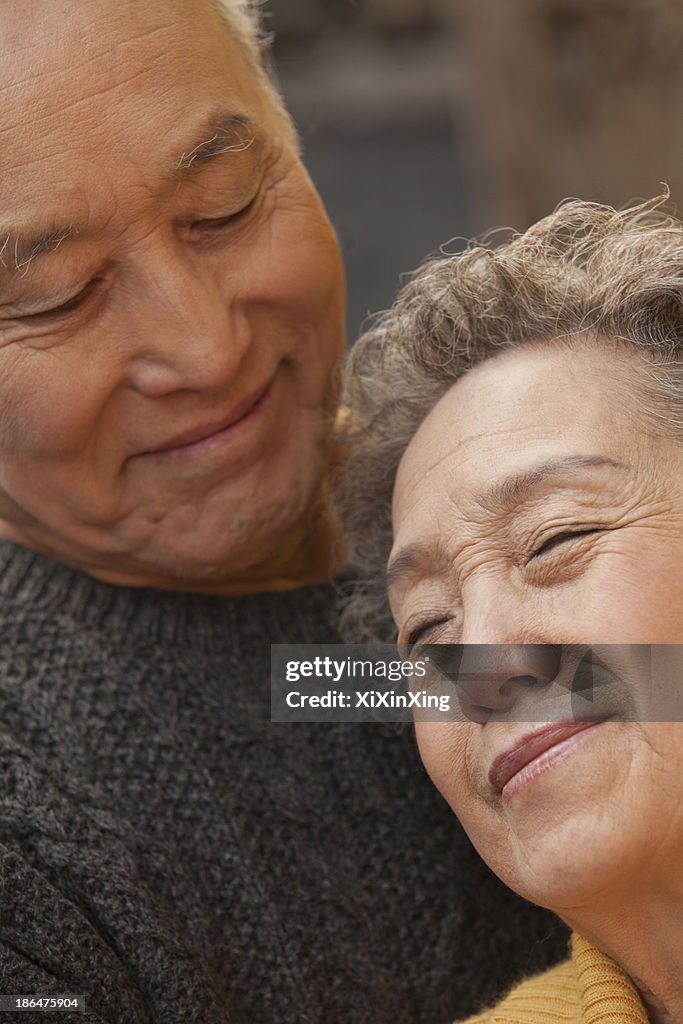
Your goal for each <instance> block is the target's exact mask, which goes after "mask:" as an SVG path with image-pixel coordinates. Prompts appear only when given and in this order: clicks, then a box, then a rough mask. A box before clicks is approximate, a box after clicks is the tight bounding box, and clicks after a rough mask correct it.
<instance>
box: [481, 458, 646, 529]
mask: <svg viewBox="0 0 683 1024" xmlns="http://www.w3.org/2000/svg"><path fill="white" fill-rule="evenodd" d="M603 466H609V467H610V468H612V469H618V470H620V471H628V470H629V469H630V468H631V467H630V466H627V465H626V464H625V463H623V462H617V461H616V460H615V459H610V458H608V457H607V456H605V455H563V456H560V457H559V458H556V459H549V460H548V461H546V462H541V463H539V465H537V466H533V467H532V468H531V469H527V470H524V472H523V473H517V474H515V475H514V476H511V477H508V478H507V479H506V480H501V481H497V482H496V483H495V484H493V485H492V486H491V487H490V488H489V489H488V490H487V491H485V492H484V493H483V494H480V495H479V496H478V497H477V498H476V499H475V500H476V504H477V505H478V506H479V507H480V508H482V509H483V510H484V511H486V512H491V513H492V514H494V515H499V514H501V513H505V512H509V511H511V510H512V509H513V508H516V507H517V506H519V505H520V504H521V503H522V502H523V501H524V500H525V499H526V498H527V497H528V496H529V494H530V492H532V491H533V490H534V489H535V488H536V487H537V486H538V485H539V484H542V483H546V482H548V481H550V480H553V479H555V478H557V477H562V476H572V475H575V474H577V473H579V472H580V470H582V469H596V468H600V467H603Z"/></svg>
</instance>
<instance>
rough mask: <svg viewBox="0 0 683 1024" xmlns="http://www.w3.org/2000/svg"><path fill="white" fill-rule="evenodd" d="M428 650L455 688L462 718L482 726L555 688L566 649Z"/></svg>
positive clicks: (433, 646)
mask: <svg viewBox="0 0 683 1024" xmlns="http://www.w3.org/2000/svg"><path fill="white" fill-rule="evenodd" d="M427 651H428V656H429V660H430V662H431V665H432V671H434V669H436V670H437V671H438V673H439V675H440V676H441V677H442V678H443V677H445V678H447V679H448V680H449V682H450V683H451V684H453V685H454V686H455V696H457V700H458V704H459V706H460V710H461V712H462V714H464V716H465V717H466V718H469V719H470V720H471V721H473V722H479V723H481V724H483V723H484V722H487V721H489V719H490V718H491V716H492V714H493V713H497V714H506V713H509V712H511V711H512V710H513V708H514V706H515V704H516V702H517V700H518V699H519V697H520V695H521V694H522V693H528V691H530V690H532V689H534V688H538V689H540V688H542V687H545V686H547V685H548V684H549V683H551V682H552V681H553V680H554V679H555V678H556V677H557V676H558V674H559V671H560V665H561V661H562V647H561V645H560V644H430V645H427V646H426V647H425V648H421V653H422V654H423V656H424V653H425V652H427Z"/></svg>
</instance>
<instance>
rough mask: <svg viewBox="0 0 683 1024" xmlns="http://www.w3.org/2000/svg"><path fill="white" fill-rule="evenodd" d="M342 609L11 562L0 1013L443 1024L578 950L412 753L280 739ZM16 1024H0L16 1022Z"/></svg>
mask: <svg viewBox="0 0 683 1024" xmlns="http://www.w3.org/2000/svg"><path fill="white" fill-rule="evenodd" d="M334 596H335V595H334V591H333V588H332V587H330V586H321V587H315V588H310V589H304V590H300V591H295V592H290V593H286V594H281V595H262V596H257V597H249V598H241V599H235V600H233V599H223V598H206V597H201V596H198V595H192V594H173V593H168V592H162V591H155V590H134V589H126V588H122V587H111V586H107V585H105V584H101V583H98V582H96V581H94V580H92V579H91V578H89V577H87V576H85V575H82V574H80V573H77V572H74V571H72V570H69V569H66V568H65V567H63V566H61V565H58V564H57V563H54V562H51V561H49V560H48V559H44V558H42V557H39V556H36V555H33V554H31V553H29V552H27V551H25V550H23V549H21V548H19V547H17V546H15V545H12V544H10V543H8V542H6V541H0V993H2V994H22V995H23V994H33V993H51V994H56V993H58V994H78V995H84V996H85V999H86V1012H85V1014H84V1015H79V1014H73V1015H68V1014H64V1013H40V1014H38V1013H25V1014H20V1015H17V1017H16V1018H12V1019H16V1020H17V1021H24V1022H28V1021H36V1022H37V1021H43V1022H45V1021H49V1020H54V1021H59V1022H61V1024H65V1022H66V1021H68V1020H70V1019H71V1020H74V1021H76V1020H79V1021H87V1022H95V1021H97V1022H108V1024H114V1022H116V1024H119V1022H120V1024H143V1022H145V1024H147V1022H155V1024H181V1022H182V1024H194V1022H196V1024H200V1022H201V1024H219V1022H220V1024H231V1022H249V1024H266V1022H267V1024H288V1022H296V1024H304V1022H305V1024H361V1022H368V1024H370V1022H372V1024H382V1022H387V1024H388V1022H391V1024H403V1022H405V1024H421V1022H425V1024H445V1022H446V1021H448V1020H450V1019H452V1018H453V1017H455V1016H460V1015H462V1014H467V1013H469V1012H470V1011H472V1010H474V1009H475V1008H476V1007H477V1006H479V1005H480V1003H481V1002H482V1001H483V1000H485V999H488V998H492V997H493V996H494V995H496V994H497V993H498V992H500V990H501V988H504V987H505V985H506V984H508V983H509V982H511V981H512V980H513V978H515V977H517V976H519V975H520V974H522V973H524V972H526V971H530V970H532V969H535V968H540V967H543V966H544V965H546V964H547V963H549V962H551V961H553V960H554V959H556V958H558V957H559V956H560V955H562V954H563V953H564V950H565V936H564V932H563V930H562V929H561V928H560V927H559V926H558V925H556V924H554V923H553V921H552V920H551V919H549V918H548V917H547V916H546V915H544V914H542V913H541V912H540V911H537V910H535V909H532V908H531V907H530V906H528V905H526V904H522V903H521V902H520V901H518V900H517V899H516V898H515V897H513V896H512V895H511V894H509V893H508V892H507V891H506V890H504V889H503V888H502V886H500V885H499V884H498V883H497V882H496V881H495V880H494V879H493V877H492V876H491V875H490V874H489V873H488V871H487V870H486V869H485V868H484V867H483V865H482V864H481V862H480V861H479V859H478V858H477V857H476V855H475V854H474V853H473V852H472V851H471V849H470V847H469V845H468V843H467V841H466V840H465V838H464V836H463V834H462V832H461V830H460V829H459V827H458V825H457V823H456V821H455V818H454V817H453V815H452V814H451V813H450V811H448V809H447V808H446V806H445V804H444V803H443V802H442V800H441V798H440V797H439V796H438V794H437V793H436V791H435V790H434V789H433V787H432V786H431V784H430V783H429V781H428V779H427V778H426V775H425V773H424V771H423V770H422V768H421V766H420V764H419V760H418V758H417V755H416V751H415V747H414V742H413V739H412V735H411V733H410V732H409V731H405V730H404V731H402V732H401V731H397V730H396V728H394V729H392V728H390V727H387V726H384V727H382V726H359V725H346V726H342V725H340V726H331V725H327V726H323V725H272V724H271V723H270V722H269V654H270V650H269V645H270V643H271V642H286V641H288V640H290V641H300V642H322V641H330V640H335V638H336V634H335V627H334V620H335V615H334ZM2 1016H3V1019H4V1015H2Z"/></svg>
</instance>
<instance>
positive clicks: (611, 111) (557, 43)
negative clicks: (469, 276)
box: [439, 0, 683, 231]
mask: <svg viewBox="0 0 683 1024" xmlns="http://www.w3.org/2000/svg"><path fill="white" fill-rule="evenodd" d="M439 5H440V11H441V17H442V18H443V19H444V21H445V22H446V23H448V24H449V25H450V26H451V29H452V35H453V40H454V47H455V44H457V50H456V49H454V59H458V60H459V61H461V62H463V64H464V65H465V66H466V72H467V73H466V74H465V76H464V81H465V82H466V85H465V87H464V89H463V92H462V95H460V96H459V97H457V105H458V109H459V111H460V113H461V115H462V116H463V117H464V118H466V120H467V123H468V125H469V131H468V135H467V139H468V145H470V146H471V147H472V153H471V154H470V165H471V166H473V167H475V168H478V169H479V170H478V172H477V173H476V174H475V177H476V178H477V180H476V181H474V182H473V184H474V187H475V188H478V189H479V197H478V198H479V206H480V209H479V210H477V213H476V217H477V219H480V220H481V221H482V222H481V223H480V224H478V225H477V226H476V227H475V228H474V230H476V231H480V230H482V229H483V228H484V227H486V226H487V224H491V223H498V224H505V225H511V226H513V227H515V228H518V229H523V228H524V227H526V226H527V225H528V224H530V223H532V222H533V221H535V220H537V219H538V218H539V217H541V216H544V215H545V214H546V213H548V212H550V210H552V209H553V207H554V206H555V205H556V204H557V203H558V202H559V201H560V200H561V199H563V198H565V197H566V196H578V197H580V198H585V199H593V200H599V201H604V202H609V203H612V204H614V205H621V204H623V203H625V202H626V201H628V200H630V199H632V198H636V197H649V196H652V195H655V194H657V193H658V192H659V191H660V183H661V182H667V183H668V185H669V186H670V188H671V192H672V200H673V201H674V202H677V203H678V204H679V211H680V210H681V209H683V0H439ZM456 53H457V57H456V56H455V54H456ZM461 80H462V79H461ZM484 218H486V219H485V220H484Z"/></svg>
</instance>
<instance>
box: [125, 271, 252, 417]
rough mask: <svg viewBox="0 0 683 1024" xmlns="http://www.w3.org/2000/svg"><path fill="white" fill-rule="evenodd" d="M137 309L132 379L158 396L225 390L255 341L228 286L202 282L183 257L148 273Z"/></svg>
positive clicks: (141, 389)
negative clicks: (231, 299) (173, 393)
mask: <svg viewBox="0 0 683 1024" xmlns="http://www.w3.org/2000/svg"><path fill="white" fill-rule="evenodd" d="M137 297H138V302H137V303H135V305H134V313H135V314H137V323H136V324H135V325H134V326H133V332H134V334H135V338H134V340H132V341H131V344H132V345H133V346H134V350H135V352H134V357H133V359H132V360H131V363H130V365H129V381H130V383H131V385H132V386H133V387H134V389H135V390H137V391H139V392H141V393H143V394H145V395H146V396H147V397H151V398H158V397H162V396H164V395H166V394H170V393H172V392H175V391H180V390H186V391H206V390H221V389H223V390H224V389H226V388H227V387H228V386H229V385H230V383H231V382H232V380H233V379H234V377H235V376H236V375H237V373H238V369H239V366H240V363H241V362H242V359H243V357H244V354H245V352H246V351H247V349H248V348H249V345H250V343H251V337H250V327H249V323H248V320H247V318H246V316H245V314H244V311H243V310H241V309H240V308H239V307H238V306H237V305H236V304H234V303H231V301H230V298H229V296H228V295H227V294H226V287H218V285H217V283H216V282H215V280H214V279H213V277H212V276H210V275H207V276H206V278H203V277H202V275H201V274H199V273H198V272H197V268H196V265H195V264H193V263H192V262H189V261H184V260H183V258H182V254H178V255H175V254H173V253H166V254H165V258H164V259H162V260H158V261H157V262H156V263H155V265H154V266H153V267H150V268H149V269H148V272H147V274H146V281H145V285H144V288H143V287H142V286H141V287H140V288H139V290H138V295H137Z"/></svg>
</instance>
